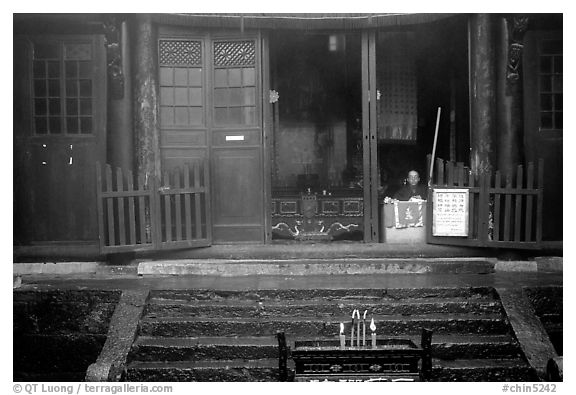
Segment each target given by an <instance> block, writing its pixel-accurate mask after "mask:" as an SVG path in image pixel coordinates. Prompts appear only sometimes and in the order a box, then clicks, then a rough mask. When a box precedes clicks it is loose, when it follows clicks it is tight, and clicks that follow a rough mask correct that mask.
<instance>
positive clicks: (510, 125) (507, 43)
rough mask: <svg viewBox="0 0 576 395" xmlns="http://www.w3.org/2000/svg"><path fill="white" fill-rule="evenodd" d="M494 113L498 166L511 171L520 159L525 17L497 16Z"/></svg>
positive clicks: (503, 170) (502, 169) (501, 169)
mask: <svg viewBox="0 0 576 395" xmlns="http://www.w3.org/2000/svg"><path fill="white" fill-rule="evenodd" d="M497 24H498V29H497V31H498V46H497V48H498V56H497V73H496V74H497V80H498V82H497V86H498V87H497V100H496V102H497V113H498V122H497V130H498V162H497V163H498V169H499V170H500V171H501V172H503V173H504V174H509V173H511V172H512V171H513V170H514V169H515V167H516V166H517V165H518V164H520V163H521V162H522V157H521V152H522V150H521V149H520V148H521V144H522V141H523V139H522V130H523V124H524V123H523V111H522V72H521V58H522V52H523V44H522V39H523V35H524V32H525V31H526V28H527V24H528V18H526V17H518V16H514V17H499V18H498V23H497Z"/></svg>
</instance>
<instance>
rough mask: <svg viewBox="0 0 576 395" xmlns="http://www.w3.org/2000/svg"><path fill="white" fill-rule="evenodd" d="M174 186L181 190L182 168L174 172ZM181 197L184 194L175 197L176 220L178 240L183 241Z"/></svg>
mask: <svg viewBox="0 0 576 395" xmlns="http://www.w3.org/2000/svg"><path fill="white" fill-rule="evenodd" d="M174 186H175V187H176V189H180V168H178V167H177V168H176V169H175V170H174ZM181 196H182V194H180V193H179V194H177V195H176V196H175V197H174V201H175V205H176V207H175V214H174V215H175V220H176V240H177V241H180V240H182V212H181Z"/></svg>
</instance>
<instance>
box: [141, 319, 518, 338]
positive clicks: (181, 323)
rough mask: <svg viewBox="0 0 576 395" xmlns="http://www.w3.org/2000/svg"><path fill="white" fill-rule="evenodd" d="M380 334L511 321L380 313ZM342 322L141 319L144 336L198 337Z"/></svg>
mask: <svg viewBox="0 0 576 395" xmlns="http://www.w3.org/2000/svg"><path fill="white" fill-rule="evenodd" d="M374 318H375V321H376V327H377V332H378V334H379V336H390V335H392V336H395V335H407V334H420V333H421V331H422V328H428V329H430V330H432V331H433V332H434V333H436V334H442V333H476V334H505V333H507V332H508V323H507V322H506V321H505V320H504V319H503V316H502V315H500V314H483V315H475V314H426V315H413V316H397V315H392V316H377V317H374ZM340 322H342V323H345V326H346V331H347V333H348V331H349V326H350V317H330V318H324V319H322V318H311V317H298V318H297V319H295V318H294V317H272V318H229V317H225V318H204V317H156V318H143V319H142V320H141V321H140V335H143V336H165V337H174V336H175V337H194V336H268V335H275V334H276V333H277V332H279V331H283V332H286V334H287V335H288V336H305V337H315V336H318V337H328V336H337V335H338V333H339V330H340Z"/></svg>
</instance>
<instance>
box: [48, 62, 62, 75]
mask: <svg viewBox="0 0 576 395" xmlns="http://www.w3.org/2000/svg"><path fill="white" fill-rule="evenodd" d="M59 77H60V62H48V78H59Z"/></svg>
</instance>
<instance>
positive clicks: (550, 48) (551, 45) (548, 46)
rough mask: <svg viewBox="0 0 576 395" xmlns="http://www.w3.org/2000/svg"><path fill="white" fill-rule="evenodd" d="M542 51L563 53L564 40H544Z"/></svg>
mask: <svg viewBox="0 0 576 395" xmlns="http://www.w3.org/2000/svg"><path fill="white" fill-rule="evenodd" d="M542 53H545V54H561V53H562V40H544V41H542Z"/></svg>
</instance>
